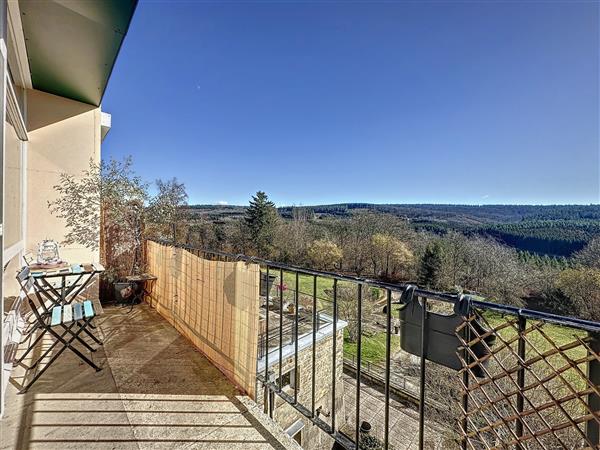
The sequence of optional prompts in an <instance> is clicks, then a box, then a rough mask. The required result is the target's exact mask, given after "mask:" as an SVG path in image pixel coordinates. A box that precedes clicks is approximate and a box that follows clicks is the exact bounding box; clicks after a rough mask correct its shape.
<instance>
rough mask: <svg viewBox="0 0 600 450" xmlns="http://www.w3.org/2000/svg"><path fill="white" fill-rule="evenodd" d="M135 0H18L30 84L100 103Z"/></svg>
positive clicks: (133, 9) (66, 95)
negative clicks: (29, 72)
mask: <svg viewBox="0 0 600 450" xmlns="http://www.w3.org/2000/svg"><path fill="white" fill-rule="evenodd" d="M136 5H137V0H76V1H73V0H70V1H67V0H44V1H40V0H20V1H19V6H20V9H21V19H22V22H23V34H24V35H25V45H26V47H27V57H28V59H29V69H30V71H31V81H32V84H33V88H34V89H38V90H40V91H45V92H49V93H51V94H55V95H60V96H61V97H67V98H71V99H73V100H78V101H81V102H84V103H89V104H92V105H96V106H98V105H100V102H101V100H102V96H103V95H104V91H105V89H106V85H107V83H108V79H109V77H110V73H111V71H112V69H113V66H114V64H115V61H116V59H117V55H118V53H119V49H120V48H121V44H122V43H123V39H124V38H125V34H126V33H127V29H128V28H129V24H130V23H131V18H132V17H133V12H134V11H135V7H136Z"/></svg>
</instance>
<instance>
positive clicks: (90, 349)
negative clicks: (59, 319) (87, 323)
mask: <svg viewBox="0 0 600 450" xmlns="http://www.w3.org/2000/svg"><path fill="white" fill-rule="evenodd" d="M75 324H76V325H77V326H79V327H81V325H79V323H78V322H72V323H71V325H69V326H68V327H67V326H65V325H64V324H61V326H62V327H63V328H64V329H65V330H66V331H67V332H68V333H69V334H71V335H72V336H75V334H74V333H73V331H71V328H73V326H74V325H75ZM62 336H63V337H64V334H62ZM76 339H77V340H78V341H79V343H80V344H81V345H83V346H84V347H85V348H87V349H88V350H89V351H90V352H95V351H96V349H95V348H94V347H92V346H91V345H90V344H88V343H87V342H85V341H84V340H83V339H81V338H80V337H79V336H76Z"/></svg>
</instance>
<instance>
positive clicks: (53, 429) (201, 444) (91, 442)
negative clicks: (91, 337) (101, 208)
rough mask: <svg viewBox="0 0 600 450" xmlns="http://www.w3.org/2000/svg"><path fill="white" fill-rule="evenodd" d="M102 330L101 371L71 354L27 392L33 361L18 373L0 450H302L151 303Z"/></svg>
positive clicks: (114, 317) (119, 311) (114, 311)
mask: <svg viewBox="0 0 600 450" xmlns="http://www.w3.org/2000/svg"><path fill="white" fill-rule="evenodd" d="M98 325H99V326H98V332H99V335H100V337H101V338H102V339H103V340H104V346H103V347H100V348H99V349H98V351H96V352H95V353H92V358H93V360H94V362H95V363H96V364H97V365H99V366H100V367H102V368H103V370H101V371H100V372H95V371H94V370H93V369H91V368H90V367H89V366H87V365H86V364H85V363H83V362H81V361H80V360H79V359H78V358H77V357H76V356H74V355H73V354H72V353H71V352H68V351H67V352H65V353H63V354H62V355H61V356H60V357H59V359H57V361H56V362H55V363H54V364H53V365H52V366H51V368H50V369H48V371H47V372H46V373H45V374H44V375H43V376H42V377H41V378H40V379H39V380H38V381H37V382H36V384H34V385H33V387H32V388H31V389H30V390H29V391H28V392H27V393H25V394H22V395H19V394H17V392H18V390H19V387H20V385H21V383H22V382H23V376H25V375H27V374H26V373H25V370H24V367H25V366H26V365H27V363H28V362H29V361H28V360H25V361H24V362H23V367H19V368H17V369H15V371H14V372H13V377H12V379H11V384H10V385H9V389H8V392H7V399H6V414H5V418H4V419H3V420H2V422H1V424H0V426H1V432H2V434H1V435H2V443H1V444H0V445H1V447H0V448H15V449H26V448H44V449H50V448H57V449H59V448H60V449H65V448H84V447H85V448H86V449H87V448H119V449H128V448H132V449H141V448H144V449H146V448H148V449H150V448H161V449H163V448H194V449H196V448H206V449H220V448H223V449H236V448H244V449H253V448H260V449H263V448H275V449H284V448H294V447H295V445H294V443H292V441H291V440H290V439H289V438H287V436H286V435H285V434H284V433H283V432H282V431H281V430H280V429H279V428H278V427H277V426H276V425H275V424H273V423H272V422H270V421H269V420H268V419H267V418H266V417H265V416H264V415H263V414H262V413H261V412H260V411H259V409H258V407H257V406H256V405H255V404H254V403H253V402H252V401H251V400H250V399H249V398H248V397H246V396H244V395H242V394H240V392H238V391H237V389H236V388H235V386H233V385H232V384H231V383H230V382H229V381H228V380H227V379H226V378H225V377H224V376H223V375H222V374H221V372H219V371H218V369H216V368H215V367H214V366H213V365H212V364H211V363H210V362H209V361H208V360H207V359H206V358H205V357H204V356H202V355H201V354H200V353H199V352H198V351H197V350H195V348H194V347H192V345H191V344H190V343H189V342H188V341H187V340H186V339H185V338H183V337H182V336H181V335H180V334H179V333H178V332H177V331H176V330H175V329H174V328H173V327H171V325H170V324H168V323H167V322H166V321H165V320H164V319H162V318H161V317H160V316H159V315H158V314H157V313H156V312H155V311H153V310H151V309H150V308H149V307H148V306H146V305H138V306H137V307H136V308H135V309H134V310H133V311H132V312H131V313H128V309H127V308H116V307H111V308H107V309H105V313H104V315H103V316H101V318H100V321H99V324H98ZM47 345H49V341H48V342H43V343H42V345H40V346H39V349H37V348H36V351H37V352H38V354H39V352H40V351H43V348H44V346H47ZM32 357H35V355H33V356H32Z"/></svg>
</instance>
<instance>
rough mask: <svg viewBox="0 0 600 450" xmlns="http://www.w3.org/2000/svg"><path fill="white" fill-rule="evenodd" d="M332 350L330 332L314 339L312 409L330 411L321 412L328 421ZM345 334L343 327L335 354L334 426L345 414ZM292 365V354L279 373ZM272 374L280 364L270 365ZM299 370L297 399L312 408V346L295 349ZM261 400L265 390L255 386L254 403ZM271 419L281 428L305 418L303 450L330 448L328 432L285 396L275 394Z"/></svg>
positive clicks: (339, 332) (284, 361) (262, 400)
mask: <svg viewBox="0 0 600 450" xmlns="http://www.w3.org/2000/svg"><path fill="white" fill-rule="evenodd" d="M332 351H333V336H329V337H327V338H324V339H322V340H320V341H318V342H317V348H316V362H315V366H316V367H315V369H316V370H315V374H316V383H315V410H316V409H318V408H319V407H322V411H324V412H325V413H326V414H329V417H326V416H325V415H321V416H320V418H321V419H322V420H323V421H325V422H327V423H328V424H331V414H330V413H331V410H332V404H331V391H332V389H331V382H332V370H333V367H332V364H331V353H332ZM343 352H344V334H343V330H339V331H338V333H337V355H336V428H338V429H339V428H340V427H341V426H342V425H343V420H344V417H345V414H344V408H345V405H344V391H343V390H344V384H343V381H342V374H343V361H344V353H343ZM293 368H294V357H293V356H292V357H289V358H287V359H284V360H283V366H282V368H281V372H282V374H285V373H286V372H288V371H290V370H292V369H293ZM270 370H271V371H272V372H273V373H274V374H275V377H276V378H277V377H278V374H279V366H278V364H277V363H275V364H274V365H272V366H271V369H270ZM298 372H299V389H298V402H299V403H300V404H302V405H303V406H305V407H306V408H308V409H309V410H310V409H311V403H312V396H311V393H312V379H311V375H312V346H311V347H307V348H305V349H303V350H302V351H300V352H298ZM286 393H287V394H289V395H291V396H293V395H294V390H293V389H290V388H288V389H286ZM263 402H264V390H263V389H257V398H256V403H258V404H259V405H262V404H263ZM273 419H275V421H276V422H277V423H278V424H279V425H280V426H281V428H283V429H284V430H286V429H288V428H289V427H290V426H291V425H292V424H294V423H295V422H296V421H297V420H302V421H303V422H304V427H303V428H302V431H301V433H302V448H304V449H306V450H326V449H327V450H329V449H331V446H332V445H333V443H334V441H333V439H331V438H330V437H329V436H328V435H327V433H325V432H324V431H322V430H321V429H320V428H319V427H317V426H316V425H313V424H312V422H311V421H310V420H309V419H308V418H306V417H304V416H303V415H302V414H301V413H299V412H298V411H296V409H295V408H294V407H293V406H292V405H290V404H288V403H287V402H286V401H285V400H283V399H282V398H280V397H279V396H278V395H275V408H274V410H273Z"/></svg>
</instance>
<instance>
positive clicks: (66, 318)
mask: <svg viewBox="0 0 600 450" xmlns="http://www.w3.org/2000/svg"><path fill="white" fill-rule="evenodd" d="M70 322H73V308H72V307H71V305H64V306H63V323H70Z"/></svg>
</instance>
